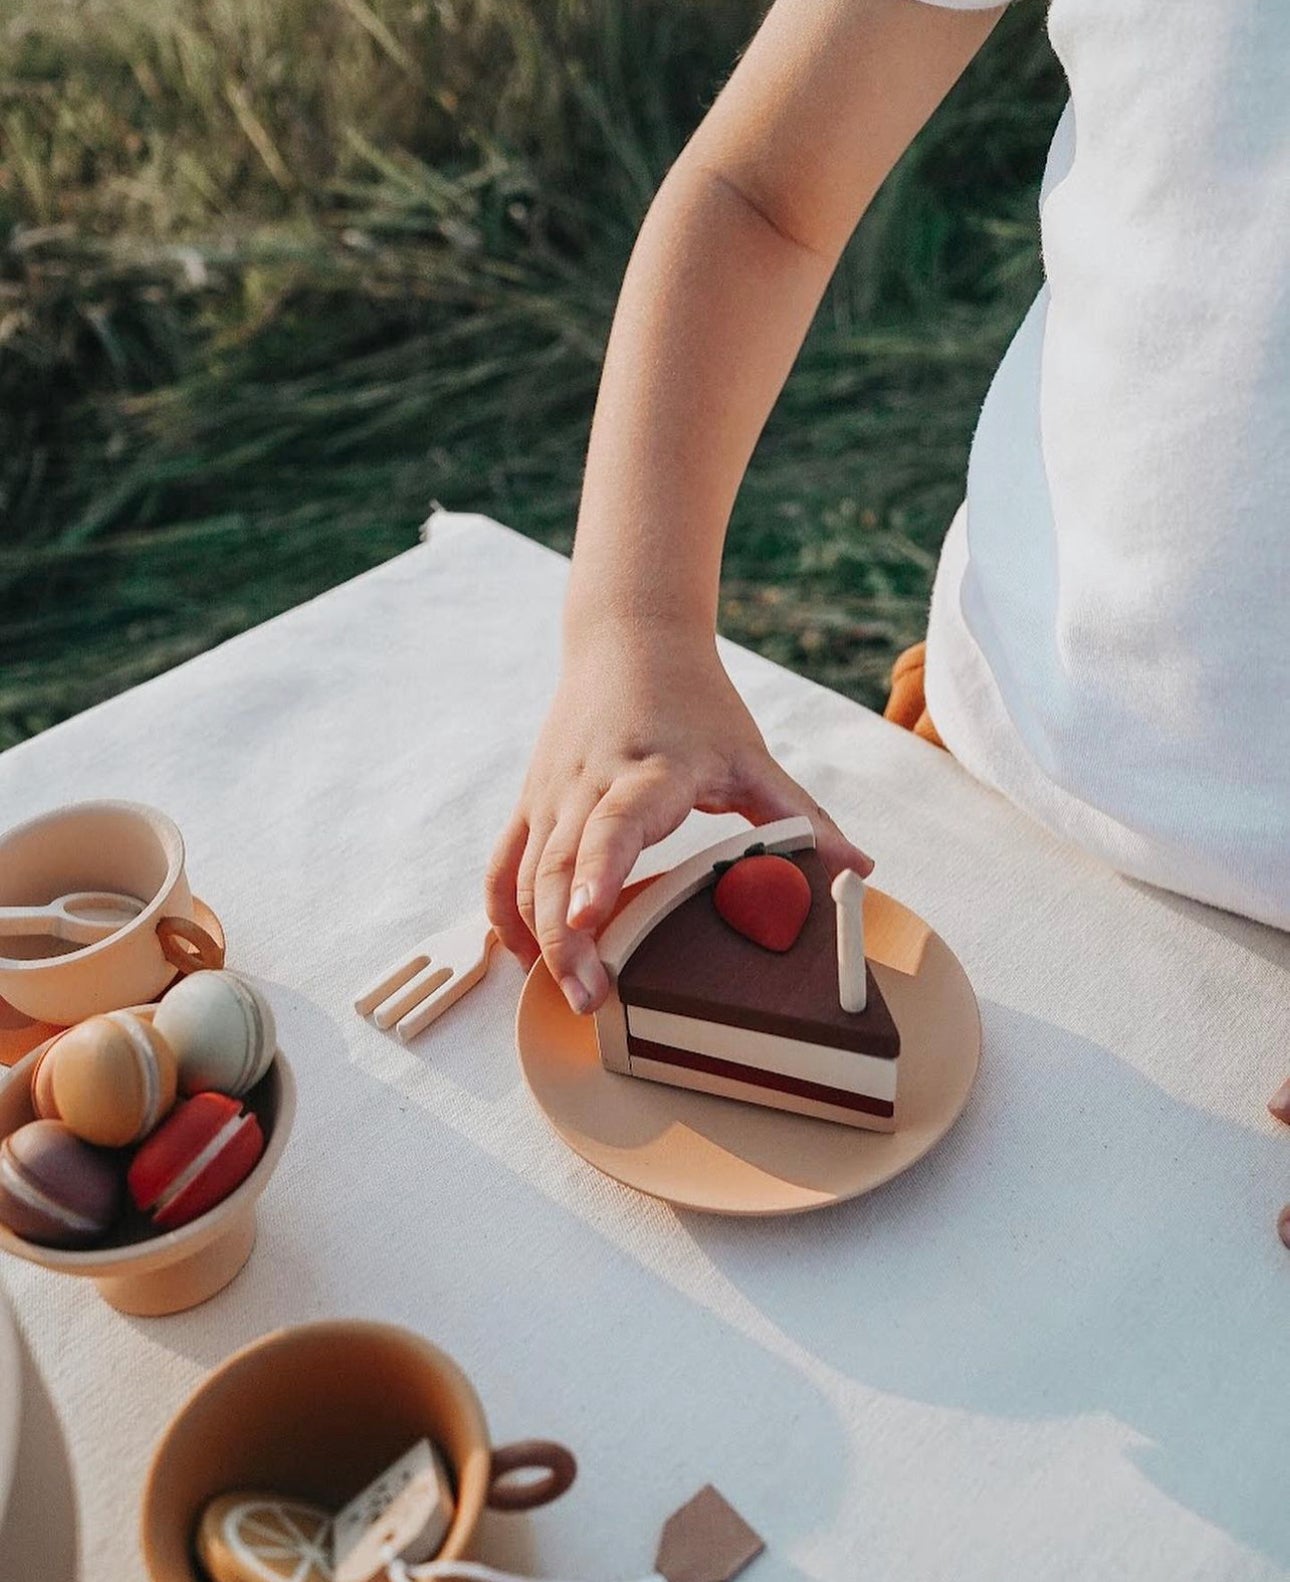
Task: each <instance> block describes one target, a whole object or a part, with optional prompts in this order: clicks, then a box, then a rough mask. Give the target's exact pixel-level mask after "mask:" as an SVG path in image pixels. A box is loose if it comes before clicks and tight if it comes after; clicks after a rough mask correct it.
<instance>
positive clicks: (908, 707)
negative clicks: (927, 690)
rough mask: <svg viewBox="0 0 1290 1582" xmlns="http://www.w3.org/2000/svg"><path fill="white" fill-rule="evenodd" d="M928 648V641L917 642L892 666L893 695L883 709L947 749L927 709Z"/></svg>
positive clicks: (886, 715) (894, 720) (894, 719)
mask: <svg viewBox="0 0 1290 1582" xmlns="http://www.w3.org/2000/svg"><path fill="white" fill-rule="evenodd" d="M926 652H927V644H926V643H915V644H914V646H913V647H912V648H907V649H906V650H905V651H904V653H903V654H901V655H900V656H899V658H898V659H897V660H896V663H895V664H894V665H893V666H892V667H891V696H890V697H889V698H888V699H887V707H886V708H885V709H884V710H883V711H882V716H883V718H884V719H886V720H891V722H892V723H893V724H894V725H900V726H903V727H904V729H905V730H907V731H913V733H914V735H915V736H921V737H922V738H923V740H924V741H925V742H930V743H931V744H932V746H933V747H940V748H942V749H944V747H945V743H944V742H943V741H942V740H941V738H940V735H939V734H938V732H937V729H936V727H935V725H933V724H932V717H931V715H930V714H929V713H928V712H927V699H926V698H925V697H924V696H923V666H924V659H925V655H926Z"/></svg>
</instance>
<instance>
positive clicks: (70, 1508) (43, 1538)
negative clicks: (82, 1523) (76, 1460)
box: [0, 1334, 79, 1582]
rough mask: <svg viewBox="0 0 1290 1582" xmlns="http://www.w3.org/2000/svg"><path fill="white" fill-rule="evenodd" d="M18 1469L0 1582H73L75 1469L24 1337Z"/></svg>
mask: <svg viewBox="0 0 1290 1582" xmlns="http://www.w3.org/2000/svg"><path fill="white" fill-rule="evenodd" d="M18 1346H19V1350H20V1352H21V1354H22V1420H21V1424H20V1427H19V1433H18V1438H19V1444H18V1465H17V1468H16V1470H15V1473H14V1481H13V1488H12V1490H11V1492H10V1495H9V1505H8V1509H7V1510H6V1512H5V1516H4V1521H3V1522H2V1523H0V1577H4V1578H5V1579H6V1582H9V1579H12V1582H74V1578H75V1577H76V1575H77V1570H76V1559H77V1549H78V1527H79V1524H78V1521H77V1514H76V1494H75V1490H74V1486H73V1482H72V1464H71V1459H70V1457H69V1456H68V1453H67V1445H66V1442H65V1441H64V1438H63V1430H62V1428H61V1426H60V1424H59V1421H58V1413H57V1412H56V1411H55V1409H54V1403H53V1401H52V1400H51V1399H50V1395H49V1391H48V1390H47V1389H46V1388H45V1381H44V1380H43V1379H42V1378H41V1376H40V1374H39V1372H38V1371H37V1368H36V1364H35V1362H34V1361H33V1359H32V1355H31V1351H30V1348H29V1347H28V1345H27V1341H26V1338H25V1337H24V1336H23V1335H21V1334H20V1335H19V1337H18Z"/></svg>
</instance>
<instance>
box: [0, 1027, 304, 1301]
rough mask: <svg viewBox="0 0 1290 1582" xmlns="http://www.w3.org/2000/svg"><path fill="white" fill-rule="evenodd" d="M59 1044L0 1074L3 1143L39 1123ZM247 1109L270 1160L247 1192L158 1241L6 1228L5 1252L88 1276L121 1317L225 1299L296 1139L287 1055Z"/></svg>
mask: <svg viewBox="0 0 1290 1582" xmlns="http://www.w3.org/2000/svg"><path fill="white" fill-rule="evenodd" d="M132 1009H133V1010H134V1011H135V1012H136V1014H138V1015H139V1016H143V1017H146V1018H147V1019H148V1020H151V1019H152V1017H153V1016H154V1015H155V1014H156V1009H157V1007H156V1006H155V1005H136V1006H134V1007H132ZM56 1041H57V1040H56V1039H52V1038H51V1039H50V1040H49V1042H48V1043H44V1044H42V1045H41V1046H40V1047H39V1048H38V1049H33V1050H32V1052H31V1053H30V1054H29V1055H27V1056H26V1057H25V1058H24V1059H22V1060H20V1061H19V1062H18V1064H17V1065H16V1066H14V1067H13V1068H12V1070H10V1071H9V1072H8V1073H0V1137H7V1136H8V1135H9V1133H10V1132H12V1131H16V1130H17V1129H18V1127H19V1126H24V1125H25V1124H26V1123H27V1122H28V1121H30V1120H34V1119H35V1118H36V1112H35V1110H34V1109H33V1107H32V1102H31V1082H32V1076H33V1074H34V1072H35V1069H36V1064H37V1062H38V1061H39V1060H40V1058H41V1056H42V1055H43V1054H44V1053H45V1051H46V1050H47V1049H48V1048H49V1047H50V1045H51V1044H53V1043H55V1042H56ZM245 1102H246V1104H247V1105H248V1107H249V1108H250V1109H252V1110H254V1111H255V1113H256V1115H258V1117H259V1120H260V1125H261V1127H262V1128H263V1129H264V1135H265V1146H264V1152H263V1154H261V1156H260V1159H259V1162H258V1163H257V1165H256V1167H255V1169H254V1170H252V1172H251V1174H250V1175H249V1176H247V1178H246V1180H245V1181H243V1182H242V1184H241V1186H239V1187H238V1188H237V1189H236V1190H235V1191H233V1192H231V1193H230V1194H229V1195H228V1197H226V1198H225V1199H224V1201H223V1202H222V1203H217V1204H216V1206H215V1207H214V1208H213V1209H210V1210H208V1211H207V1212H206V1213H205V1214H201V1215H199V1216H198V1218H197V1219H195V1220H191V1221H190V1222H189V1223H188V1224H187V1225H181V1226H180V1227H179V1229H178V1230H171V1231H165V1232H163V1233H162V1234H161V1235H159V1236H145V1237H144V1238H143V1239H141V1240H136V1241H126V1242H121V1243H118V1244H116V1245H108V1246H105V1247H93V1248H90V1249H88V1250H84V1251H72V1250H69V1249H67V1248H63V1247H42V1246H40V1245H38V1244H37V1243H36V1242H33V1241H26V1240H24V1238H23V1237H21V1236H16V1235H15V1234H14V1233H13V1231H11V1230H10V1229H9V1228H8V1227H7V1226H5V1225H0V1251H4V1252H11V1253H13V1254H15V1256H17V1257H19V1258H26V1259H27V1261H28V1262H29V1263H37V1264H40V1266H41V1267H42V1268H44V1269H55V1270H57V1271H59V1272H60V1273H62V1274H79V1275H87V1276H88V1277H89V1278H90V1279H92V1280H93V1281H94V1283H95V1284H96V1285H97V1286H98V1288H99V1295H100V1296H101V1297H102V1298H103V1300H104V1301H105V1302H107V1303H109V1304H110V1305H111V1306H112V1307H115V1308H116V1309H118V1311H120V1312H122V1313H138V1314H141V1315H144V1316H147V1317H156V1316H158V1315H160V1314H162V1313H179V1312H182V1311H183V1310H184V1309H185V1308H190V1307H196V1306H197V1304H198V1303H199V1302H205V1301H206V1300H207V1299H208V1298H210V1297H212V1296H214V1295H215V1293H216V1292H217V1291H222V1290H223V1289H224V1287H225V1286H226V1285H227V1284H228V1283H229V1281H230V1280H232V1279H233V1278H234V1276H235V1275H237V1274H239V1273H240V1272H241V1270H242V1267H243V1265H244V1264H245V1263H246V1260H247V1259H248V1258H249V1257H250V1256H251V1249H252V1247H254V1245H255V1205H256V1201H257V1199H258V1198H259V1196H260V1194H261V1192H263V1191H264V1188H265V1186H266V1184H267V1183H268V1180H269V1177H270V1176H271V1175H272V1174H273V1171H274V1168H275V1167H276V1165H277V1163H278V1160H279V1159H280V1158H281V1157H282V1150H283V1149H284V1148H285V1147H286V1146H287V1138H288V1137H289V1136H290V1134H291V1123H292V1120H293V1119H294V1118H295V1112H296V1083H295V1077H294V1076H293V1075H292V1071H291V1067H290V1066H289V1065H288V1064H287V1061H286V1057H285V1056H284V1055H283V1053H282V1051H281V1050H279V1051H278V1052H277V1054H276V1055H275V1056H274V1059H273V1064H272V1065H271V1066H270V1067H269V1070H268V1072H267V1073H266V1075H265V1076H264V1077H262V1078H261V1080H260V1081H259V1082H258V1083H257V1084H256V1086H255V1087H254V1088H253V1089H252V1091H251V1093H250V1094H248V1095H247V1097H246V1100H245Z"/></svg>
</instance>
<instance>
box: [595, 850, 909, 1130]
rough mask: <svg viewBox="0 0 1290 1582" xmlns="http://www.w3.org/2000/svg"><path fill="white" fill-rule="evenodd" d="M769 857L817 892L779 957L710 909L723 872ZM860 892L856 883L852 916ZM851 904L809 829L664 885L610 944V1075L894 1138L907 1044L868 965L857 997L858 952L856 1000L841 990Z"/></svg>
mask: <svg viewBox="0 0 1290 1582" xmlns="http://www.w3.org/2000/svg"><path fill="white" fill-rule="evenodd" d="M754 843H756V844H754ZM763 844H764V847H765V849H766V850H767V851H768V852H774V853H777V854H778V860H779V861H781V862H787V863H791V864H793V866H794V867H795V868H796V869H797V870H798V871H799V872H800V874H801V875H802V876H803V878H804V879H805V885H803V884H802V880H800V879H798V880H796V881H795V882H796V884H797V886H798V887H799V888H801V889H802V890H803V891H804V890H805V889H806V888H807V887H809V906H807V907H806V909H805V918H804V921H802V923H801V927H800V932H798V933H797V935H796V938H795V939H793V940H792V942H791V943H790V944H789V945H788V946H787V948H783V949H780V948H766V947H765V946H764V945H762V944H759V943H757V942H755V939H754V938H752V937H745V935H744V934H742V933H740V932H738V931H737V930H736V927H732V926H731V924H730V923H729V922H728V921H727V920H726V918H725V917H724V916H723V915H722V913H721V912H720V911H719V910H718V907H717V905H715V904H714V899H713V889H714V885H715V883H716V881H717V878H718V873H717V871H716V869H717V868H720V867H724V866H725V865H727V864H729V863H731V862H735V863H737V862H738V861H739V860H740V859H741V858H742V857H743V856H744V853H745V852H746V851H747V850H748V848H749V847H752V848H753V850H754V851H758V850H760V849H761V847H762V846H763ZM714 865H716V866H715V867H714ZM789 888H791V886H790V887H789ZM862 889H863V887H862V886H861V885H860V884H859V881H858V880H855V894H856V900H855V905H856V906H857V907H858V905H859V900H858V897H859V894H860V893H861V892H862ZM841 894H842V895H845V896H847V897H848V898H849V897H851V894H852V892H850V891H847V890H844V891H843V892H841ZM845 904H849V902H847V903H844V901H843V900H842V899H838V900H836V901H835V897H834V893H833V891H832V890H831V887H830V883H829V878H828V874H827V872H826V870H825V868H824V864H823V862H822V861H821V859H820V857H819V856H818V854H817V853H816V851H815V850H814V834H813V832H812V830H811V825H810V822H809V820H806V819H785V820H782V821H780V822H779V823H778V824H773V825H768V826H765V827H764V828H762V829H758V830H755V831H747V832H745V833H744V834H742V835H739V836H735V837H733V838H732V839H730V840H727V841H724V842H721V843H720V844H719V845H718V846H715V847H713V848H710V849H709V850H708V851H706V852H703V853H700V854H699V856H698V857H695V858H692V859H690V861H689V862H688V863H684V864H682V865H681V866H680V867H679V868H677V869H674V870H672V872H671V873H670V874H666V875H663V876H662V877H661V878H660V879H658V880H656V881H655V883H654V884H653V885H651V886H650V888H649V889H647V890H645V891H644V892H642V894H641V895H640V896H638V897H637V898H636V899H635V900H634V901H633V902H631V903H630V904H629V905H628V906H627V907H626V908H624V910H623V911H622V912H621V913H620V914H619V916H618V917H617V918H616V919H614V921H613V923H611V924H610V925H609V927H608V928H607V929H606V930H605V931H604V933H603V934H602V936H601V940H600V947H601V954H602V958H603V959H605V962H606V966H607V968H608V969H609V973H610V979H611V982H612V984H613V993H612V994H611V996H610V998H609V1000H608V1001H607V1002H606V1004H605V1006H604V1007H602V1009H601V1011H600V1012H598V1013H597V1017H596V1030H597V1037H598V1041H599V1044H600V1051H601V1058H602V1060H603V1062H604V1064H605V1065H606V1066H607V1067H609V1069H611V1070H616V1071H619V1072H622V1073H624V1074H625V1075H630V1076H635V1077H643V1078H645V1079H647V1080H650V1081H655V1082H664V1083H668V1084H671V1085H673V1086H677V1087H686V1088H694V1089H697V1090H699V1091H701V1092H706V1093H714V1094H719V1095H722V1096H725V1097H729V1098H736V1099H742V1100H744V1101H746V1102H750V1103H755V1104H762V1105H768V1106H770V1107H772V1108H775V1109H784V1110H792V1111H795V1112H797V1113H799V1114H806V1115H813V1116H819V1117H821V1118H824V1119H828V1120H834V1121H840V1122H842V1123H844V1124H846V1125H850V1126H860V1127H865V1128H869V1129H871V1130H877V1131H891V1130H894V1128H895V1117H896V1089H897V1076H898V1071H899V1055H900V1035H899V1032H898V1031H897V1029H896V1025H895V1023H894V1022H893V1020H892V1017H891V1013H890V1012H889V1011H888V1009H887V1005H886V1003H885V1001H884V1000H883V997H882V992H881V990H880V989H879V987H878V984H877V982H876V980H875V978H874V976H873V972H872V970H871V969H870V968H869V966H868V963H864V965H863V983H864V986H865V992H864V993H863V995H858V994H857V990H858V983H859V981H861V980H860V979H859V972H860V963H861V962H863V946H862V945H861V946H860V949H859V957H858V960H857V961H854V962H853V963H851V966H850V970H851V972H852V973H853V974H854V975H855V984H854V986H853V989H852V992H851V993H850V994H847V993H846V983H845V981H844V982H843V983H841V984H840V981H839V973H840V971H841V970H844V969H842V968H841V967H840V953H839V926H840V916H841V913H842V911H843V909H844V905H845ZM860 926H861V925H860V919H859V914H858V911H857V913H856V916H855V920H854V927H855V929H856V930H858V929H859V928H860ZM847 939H848V943H847V947H846V948H847V950H851V949H852V948H853V947H852V943H851V939H850V935H849V934H848V936H847ZM844 998H845V999H847V1000H848V1001H851V1002H854V1003H859V1002H860V1001H863V1005H864V1009H863V1010H859V1011H851V1010H846V1009H844V1008H843V1000H844Z"/></svg>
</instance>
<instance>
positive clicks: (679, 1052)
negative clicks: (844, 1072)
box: [627, 1033, 896, 1117]
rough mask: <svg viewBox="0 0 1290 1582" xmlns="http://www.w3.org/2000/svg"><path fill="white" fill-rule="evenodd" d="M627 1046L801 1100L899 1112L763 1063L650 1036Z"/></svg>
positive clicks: (633, 1051) (630, 1037)
mask: <svg viewBox="0 0 1290 1582" xmlns="http://www.w3.org/2000/svg"><path fill="white" fill-rule="evenodd" d="M627 1048H628V1050H629V1051H630V1053H631V1054H633V1055H636V1056H638V1057H639V1058H640V1059H642V1060H657V1061H658V1062H659V1063H660V1064H661V1065H668V1066H683V1067H684V1068H685V1069H686V1070H687V1071H706V1072H707V1073H708V1075H709V1076H712V1077H725V1078H726V1079H727V1080H728V1081H731V1082H747V1083H748V1084H749V1085H750V1086H752V1087H756V1088H770V1089H772V1090H773V1091H774V1092H776V1093H791V1094H793V1095H794V1096H795V1097H797V1098H799V1099H815V1100H816V1101H817V1102H818V1103H820V1104H836V1105H837V1106H838V1108H839V1109H844V1110H858V1111H860V1112H861V1113H862V1114H864V1115H882V1116H886V1117H890V1116H892V1115H894V1114H895V1113H896V1106H895V1105H894V1104H893V1103H892V1102H891V1100H890V1099H871V1098H870V1097H869V1095H868V1094H867V1093H850V1092H848V1091H847V1090H846V1089H845V1088H830V1087H826V1086H825V1084H824V1083H823V1082H805V1081H803V1080H802V1078H800V1077H786V1076H784V1075H783V1074H782V1073H781V1072H779V1071H767V1070H765V1069H764V1067H761V1066H741V1065H740V1064H739V1062H738V1061H736V1060H718V1059H717V1057H716V1056H715V1055H699V1054H696V1053H695V1052H694V1050H692V1049H675V1048H673V1047H672V1045H671V1044H656V1043H654V1042H653V1041H652V1040H651V1039H648V1038H637V1037H636V1035H635V1034H634V1033H628V1035H627Z"/></svg>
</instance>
